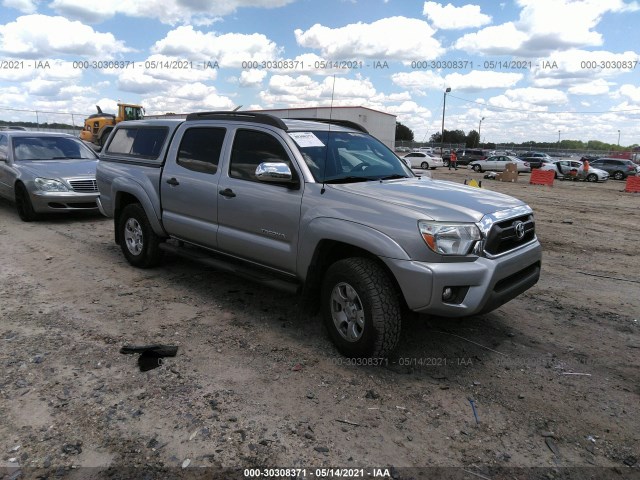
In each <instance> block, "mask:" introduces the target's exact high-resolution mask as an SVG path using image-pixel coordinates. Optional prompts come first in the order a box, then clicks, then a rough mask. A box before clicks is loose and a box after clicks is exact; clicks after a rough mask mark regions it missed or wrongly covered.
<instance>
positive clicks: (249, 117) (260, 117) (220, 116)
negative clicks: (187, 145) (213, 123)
mask: <svg viewBox="0 0 640 480" xmlns="http://www.w3.org/2000/svg"><path fill="white" fill-rule="evenodd" d="M190 120H239V121H245V122H253V123H262V124H264V125H271V126H272V127H277V128H281V129H283V130H287V125H286V124H285V123H284V122H283V121H282V120H281V119H280V118H278V117H275V116H273V115H269V114H267V113H248V112H230V111H229V112H227V111H219V112H195V113H189V114H188V115H187V121H190Z"/></svg>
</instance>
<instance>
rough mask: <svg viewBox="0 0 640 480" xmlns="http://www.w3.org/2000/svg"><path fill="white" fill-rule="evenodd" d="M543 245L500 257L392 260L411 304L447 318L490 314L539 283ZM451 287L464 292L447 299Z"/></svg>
mask: <svg viewBox="0 0 640 480" xmlns="http://www.w3.org/2000/svg"><path fill="white" fill-rule="evenodd" d="M541 260H542V247H541V246H540V243H539V242H538V240H537V239H535V240H533V241H532V242H530V243H528V244H527V245H523V246H522V247H519V248H518V249H516V250H513V251H511V252H509V253H507V254H503V255H500V256H499V257H497V258H492V259H489V258H485V257H477V258H476V259H475V260H474V261H464V262H449V263H425V262H415V261H410V260H395V259H386V263H387V265H388V267H389V268H390V269H391V271H392V272H393V274H394V275H395V278H396V279H397V281H398V284H399V285H400V289H401V291H402V294H403V295H404V298H405V301H406V303H407V306H408V307H409V309H411V310H413V311H415V312H418V313H426V314H431V315H439V316H443V317H465V316H469V315H476V314H480V313H486V312H489V311H491V310H494V309H496V308H498V307H499V306H500V305H503V304H504V303H506V302H508V301H509V300H511V299H513V298H515V297H517V296H518V295H520V294H521V293H523V292H525V291H526V290H528V289H529V288H531V287H532V286H533V285H535V284H536V283H537V282H538V279H539V278H540V265H541ZM446 287H451V288H454V289H455V290H457V291H459V292H460V294H459V295H458V296H456V298H454V299H452V300H451V301H450V302H446V301H444V300H443V299H442V293H443V290H444V289H445V288H446Z"/></svg>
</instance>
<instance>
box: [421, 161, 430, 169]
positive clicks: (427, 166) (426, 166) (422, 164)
mask: <svg viewBox="0 0 640 480" xmlns="http://www.w3.org/2000/svg"><path fill="white" fill-rule="evenodd" d="M420 168H422V169H423V170H429V164H428V163H427V162H422V163H421V164H420Z"/></svg>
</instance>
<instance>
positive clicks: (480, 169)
mask: <svg viewBox="0 0 640 480" xmlns="http://www.w3.org/2000/svg"><path fill="white" fill-rule="evenodd" d="M473 171H474V172H478V173H480V172H482V167H481V166H480V165H474V166H473Z"/></svg>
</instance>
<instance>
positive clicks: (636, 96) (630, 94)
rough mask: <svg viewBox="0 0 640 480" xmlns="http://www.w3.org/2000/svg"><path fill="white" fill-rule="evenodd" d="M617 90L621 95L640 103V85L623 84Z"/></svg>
mask: <svg viewBox="0 0 640 480" xmlns="http://www.w3.org/2000/svg"><path fill="white" fill-rule="evenodd" d="M618 92H619V93H620V94H621V95H624V96H625V97H627V98H629V99H630V100H631V101H632V102H635V103H636V104H639V103H640V87H636V86H635V85H630V84H628V83H627V84H624V85H622V86H621V87H620V89H619V90H618Z"/></svg>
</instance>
